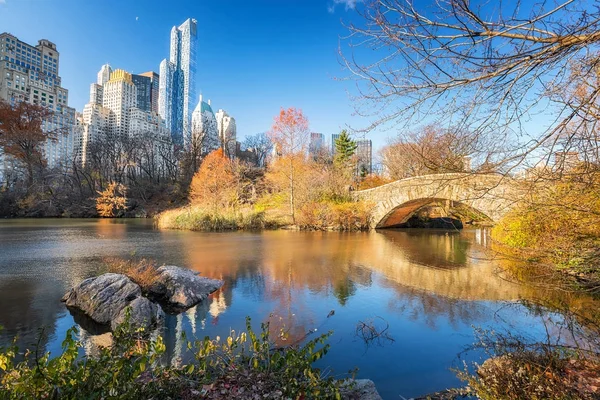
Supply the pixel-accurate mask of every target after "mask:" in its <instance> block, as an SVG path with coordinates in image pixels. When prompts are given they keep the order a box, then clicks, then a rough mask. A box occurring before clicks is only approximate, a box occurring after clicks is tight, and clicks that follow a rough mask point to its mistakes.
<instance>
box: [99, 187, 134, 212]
mask: <svg viewBox="0 0 600 400" xmlns="http://www.w3.org/2000/svg"><path fill="white" fill-rule="evenodd" d="M126 193H127V188H126V187H125V186H124V185H122V184H120V183H116V182H112V183H109V184H108V186H107V188H106V190H104V191H102V192H98V194H99V197H98V198H97V199H96V210H97V211H98V215H100V216H101V217H108V218H112V217H120V216H122V215H123V214H124V213H125V210H126V209H127V197H126Z"/></svg>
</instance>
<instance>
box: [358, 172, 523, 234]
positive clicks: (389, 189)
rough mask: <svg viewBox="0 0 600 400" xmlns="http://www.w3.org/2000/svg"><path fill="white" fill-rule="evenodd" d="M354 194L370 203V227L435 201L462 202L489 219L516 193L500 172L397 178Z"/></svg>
mask: <svg viewBox="0 0 600 400" xmlns="http://www.w3.org/2000/svg"><path fill="white" fill-rule="evenodd" d="M354 198H355V199H357V200H364V201H367V202H370V203H372V204H373V205H374V209H373V222H372V224H373V227H374V228H386V227H393V226H397V225H399V224H402V223H405V222H406V221H408V219H409V218H410V217H411V216H413V215H414V214H415V213H416V212H417V211H418V210H419V209H421V208H423V207H425V206H427V205H430V204H432V203H439V202H446V203H449V205H451V206H452V205H456V204H455V203H458V204H461V205H466V206H468V207H470V208H471V209H473V210H474V211H476V212H477V213H478V214H483V217H484V219H486V220H488V221H489V222H491V223H493V222H496V221H498V220H499V219H500V218H501V217H502V216H503V215H504V214H506V213H507V212H508V211H509V210H510V209H511V208H512V206H513V204H514V203H515V201H516V200H517V198H518V193H517V189H516V185H515V182H514V180H513V179H511V178H509V177H506V176H503V175H499V174H474V173H452V174H436V175H424V176H416V177H412V178H406V179H401V180H398V181H395V182H391V183H388V184H386V185H383V186H378V187H376V188H373V189H367V190H360V191H357V192H354Z"/></svg>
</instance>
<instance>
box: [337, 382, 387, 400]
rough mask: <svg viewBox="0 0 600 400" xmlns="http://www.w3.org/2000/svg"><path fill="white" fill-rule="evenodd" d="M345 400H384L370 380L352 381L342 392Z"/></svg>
mask: <svg viewBox="0 0 600 400" xmlns="http://www.w3.org/2000/svg"><path fill="white" fill-rule="evenodd" d="M341 392H342V393H341V394H342V399H345V400H382V399H381V396H380V395H379V393H378V392H377V388H376V387H375V383H373V381H372V380H370V379H351V380H349V381H348V383H347V384H346V385H344V387H343V388H342V390H341Z"/></svg>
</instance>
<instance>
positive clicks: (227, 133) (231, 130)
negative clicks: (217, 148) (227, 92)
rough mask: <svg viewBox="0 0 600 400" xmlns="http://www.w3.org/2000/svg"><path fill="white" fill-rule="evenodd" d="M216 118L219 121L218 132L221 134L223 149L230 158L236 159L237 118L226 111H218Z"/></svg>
mask: <svg viewBox="0 0 600 400" xmlns="http://www.w3.org/2000/svg"><path fill="white" fill-rule="evenodd" d="M215 118H216V119H217V131H218V133H219V140H220V141H221V148H222V149H223V152H224V153H225V154H226V155H227V156H228V157H229V158H235V152H236V149H237V143H236V140H237V138H236V136H237V132H236V126H235V118H233V117H232V116H230V115H229V114H227V111H225V110H219V111H217V113H216V114H215Z"/></svg>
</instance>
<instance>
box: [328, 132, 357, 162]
mask: <svg viewBox="0 0 600 400" xmlns="http://www.w3.org/2000/svg"><path fill="white" fill-rule="evenodd" d="M357 147H358V145H357V144H356V142H355V141H354V140H352V139H351V138H350V135H348V132H347V131H346V130H345V129H344V130H343V131H342V132H341V133H340V137H338V138H337V139H336V140H335V158H334V161H335V163H336V165H337V166H343V167H345V166H348V164H349V163H350V161H351V159H352V156H354V153H356V148H357Z"/></svg>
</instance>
